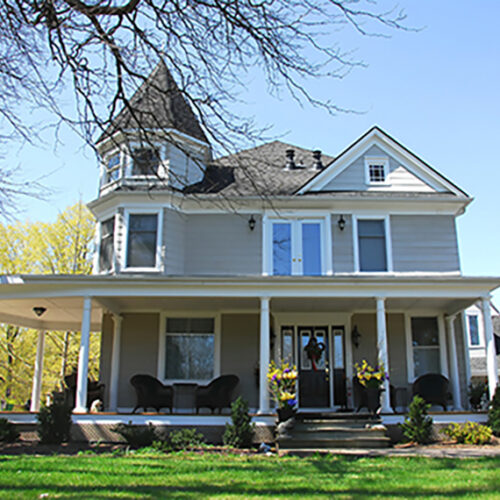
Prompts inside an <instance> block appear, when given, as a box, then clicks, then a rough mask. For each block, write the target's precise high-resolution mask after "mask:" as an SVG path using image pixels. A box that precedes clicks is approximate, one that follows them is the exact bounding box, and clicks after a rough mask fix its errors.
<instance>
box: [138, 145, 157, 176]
mask: <svg viewBox="0 0 500 500" xmlns="http://www.w3.org/2000/svg"><path fill="white" fill-rule="evenodd" d="M159 165H160V152H159V151H158V150H156V149H153V148H134V149H133V150H132V175H140V176H142V175H157V174H158V166H159Z"/></svg>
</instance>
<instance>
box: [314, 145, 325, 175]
mask: <svg viewBox="0 0 500 500" xmlns="http://www.w3.org/2000/svg"><path fill="white" fill-rule="evenodd" d="M313 159H314V162H313V165H312V168H313V170H323V169H324V168H325V166H324V165H323V162H322V161H321V150H320V149H315V150H314V151H313Z"/></svg>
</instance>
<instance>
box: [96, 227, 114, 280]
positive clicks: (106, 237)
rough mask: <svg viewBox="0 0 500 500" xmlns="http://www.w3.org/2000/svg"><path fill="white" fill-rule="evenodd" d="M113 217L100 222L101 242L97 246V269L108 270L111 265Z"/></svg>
mask: <svg viewBox="0 0 500 500" xmlns="http://www.w3.org/2000/svg"><path fill="white" fill-rule="evenodd" d="M114 232H115V218H114V217H111V219H108V220H105V221H104V222H101V244H100V247H99V270H100V271H109V270H110V269H111V268H112V266H113V255H114V251H113V241H114Z"/></svg>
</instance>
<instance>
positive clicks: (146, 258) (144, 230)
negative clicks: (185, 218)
mask: <svg viewBox="0 0 500 500" xmlns="http://www.w3.org/2000/svg"><path fill="white" fill-rule="evenodd" d="M159 222H160V220H159V214H158V213H129V214H128V223H127V225H128V237H127V251H126V267H127V268H142V269H151V268H156V267H157V265H158V259H159V257H158V252H159V248H158V234H159V225H160V224H159Z"/></svg>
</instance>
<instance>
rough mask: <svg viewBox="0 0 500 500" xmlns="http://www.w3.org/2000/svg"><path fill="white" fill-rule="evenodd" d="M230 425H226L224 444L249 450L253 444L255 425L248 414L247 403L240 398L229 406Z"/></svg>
mask: <svg viewBox="0 0 500 500" xmlns="http://www.w3.org/2000/svg"><path fill="white" fill-rule="evenodd" d="M231 420H232V424H226V431H225V432H224V436H223V441H224V444H226V445H229V446H234V447H235V448H250V447H251V446H252V442H253V435H254V430H255V424H252V417H251V416H250V415H249V414H248V403H247V402H246V401H245V400H244V399H243V398H241V396H240V397H239V398H238V399H237V400H236V401H234V403H233V404H232V405H231Z"/></svg>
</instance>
